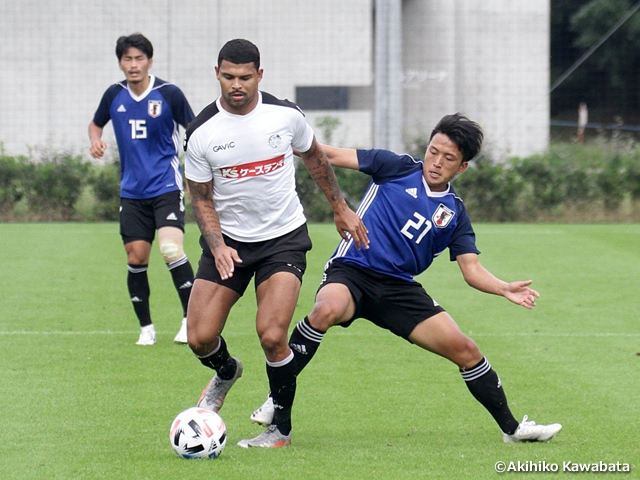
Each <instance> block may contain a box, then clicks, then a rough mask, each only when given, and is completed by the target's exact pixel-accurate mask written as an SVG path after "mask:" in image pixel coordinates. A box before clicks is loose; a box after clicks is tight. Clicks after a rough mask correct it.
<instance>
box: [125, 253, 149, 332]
mask: <svg viewBox="0 0 640 480" xmlns="http://www.w3.org/2000/svg"><path fill="white" fill-rule="evenodd" d="M147 268H148V265H127V270H128V274H127V288H128V289H129V298H130V299H131V304H132V305H133V310H134V311H135V312H136V316H137V317H138V322H140V326H141V327H146V326H147V325H151V310H150V308H149V296H150V295H151V292H150V290H149V278H148V277H147Z"/></svg>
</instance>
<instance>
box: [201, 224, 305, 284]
mask: <svg viewBox="0 0 640 480" xmlns="http://www.w3.org/2000/svg"><path fill="white" fill-rule="evenodd" d="M222 237H223V238H224V243H225V245H227V246H228V247H231V248H234V249H235V250H236V251H237V252H238V256H239V257H240V258H241V259H242V263H237V264H236V265H235V268H234V271H233V276H232V277H231V278H228V279H227V280H222V278H221V277H220V273H219V272H218V269H217V268H216V262H215V259H214V258H213V254H212V253H211V250H210V249H209V246H208V245H207V242H206V241H205V240H204V238H202V236H200V246H201V247H202V256H201V257H200V261H199V262H198V272H197V273H196V278H201V279H203V280H208V281H210V282H214V283H218V284H220V285H224V286H225V287H228V288H230V289H231V290H233V291H235V292H237V293H238V294H239V295H243V294H244V292H245V290H246V289H247V286H248V285H249V282H251V279H252V278H253V276H254V275H255V288H258V285H260V284H261V283H262V282H264V281H265V280H267V279H268V278H269V277H271V275H273V274H274V273H277V272H290V273H293V274H294V275H295V276H296V277H298V278H299V279H300V281H302V276H303V275H304V271H305V270H306V268H307V252H308V251H309V250H311V246H312V245H311V239H310V238H309V233H308V232H307V225H306V224H304V225H302V226H300V227H298V228H296V229H295V230H294V231H292V232H289V233H287V234H285V235H283V236H281V237H278V238H274V239H271V240H265V241H263V242H255V243H245V242H238V241H237V240H233V239H232V238H229V237H227V236H226V235H223V236H222Z"/></svg>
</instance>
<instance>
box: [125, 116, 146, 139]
mask: <svg viewBox="0 0 640 480" xmlns="http://www.w3.org/2000/svg"><path fill="white" fill-rule="evenodd" d="M129 125H131V138H132V139H133V140H144V139H145V138H147V122H146V120H129Z"/></svg>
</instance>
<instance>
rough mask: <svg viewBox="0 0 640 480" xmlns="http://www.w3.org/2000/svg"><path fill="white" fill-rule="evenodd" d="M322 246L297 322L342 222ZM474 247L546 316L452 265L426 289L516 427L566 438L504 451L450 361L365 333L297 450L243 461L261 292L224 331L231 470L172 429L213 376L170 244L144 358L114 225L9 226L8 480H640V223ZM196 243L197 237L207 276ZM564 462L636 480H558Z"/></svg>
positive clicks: (322, 357) (303, 404) (503, 237)
mask: <svg viewBox="0 0 640 480" xmlns="http://www.w3.org/2000/svg"><path fill="white" fill-rule="evenodd" d="M310 233H311V237H312V239H313V241H314V249H313V250H312V252H311V253H310V254H309V257H308V263H309V268H308V271H307V275H306V277H305V283H304V285H303V289H302V293H301V296H300V301H299V305H298V308H297V311H296V316H295V317H294V320H293V322H292V325H294V324H295V323H296V322H297V321H298V320H299V319H300V318H302V317H303V316H304V315H305V314H306V313H308V311H309V310H310V308H311V306H312V302H313V296H314V293H315V289H316V287H317V285H318V282H319V280H320V276H321V272H322V267H323V265H324V263H325V261H326V260H327V259H328V257H329V255H330V254H331V253H332V252H333V249H334V247H335V245H336V243H337V240H338V235H337V233H336V232H335V230H334V227H333V226H332V225H311V226H310ZM476 233H477V236H478V247H479V249H480V250H481V251H482V252H483V253H482V255H481V260H482V262H483V264H484V265H485V266H486V267H487V268H488V269H489V270H491V271H492V272H493V273H495V274H496V275H497V276H498V277H500V278H503V279H505V280H526V279H533V280H534V283H533V287H534V288H536V289H537V290H538V291H539V292H540V293H541V296H542V297H541V298H540V300H539V301H538V306H537V308H536V309H535V310H534V311H528V310H526V309H524V308H521V307H518V306H515V305H513V304H511V303H509V302H508V301H506V300H505V299H502V298H498V297H494V296H490V295H485V294H482V293H480V292H477V291H475V290H473V289H471V288H469V287H468V286H466V284H465V283H464V281H463V279H462V276H461V274H460V272H459V270H458V268H457V265H455V263H451V262H449V261H448V252H445V254H443V258H439V259H437V260H436V262H435V263H434V265H433V267H432V269H431V270H430V271H429V272H428V273H427V274H425V275H423V276H421V277H420V279H419V280H420V281H421V282H422V283H423V285H424V286H425V288H426V289H427V291H428V292H429V293H430V294H431V295H432V296H433V297H434V298H435V299H436V300H437V301H438V302H439V303H441V304H442V305H443V306H444V307H445V308H446V309H447V310H448V311H449V312H450V313H451V314H452V316H453V317H454V318H455V319H456V321H457V322H458V324H459V325H460V327H461V328H462V329H463V331H465V332H466V333H468V334H469V335H470V336H471V337H472V338H474V339H475V340H476V342H478V344H479V345H480V348H481V350H482V351H483V353H484V354H485V355H486V357H487V358H488V359H489V361H490V362H491V363H492V365H493V367H494V369H495V370H496V371H497V372H498V373H499V375H500V377H501V379H502V383H503V385H504V388H505V391H506V393H507V396H508V398H509V403H510V406H511V408H512V410H513V412H514V414H515V415H516V416H517V417H518V418H521V417H522V416H523V415H524V414H528V415H529V417H530V419H533V420H535V421H537V422H539V423H549V422H560V423H562V424H563V425H564V429H563V430H562V432H561V433H560V435H559V436H558V437H557V438H555V439H554V440H552V441H551V442H549V443H543V444H512V445H506V444H504V443H503V442H502V437H501V433H500V431H499V429H498V428H497V426H496V425H495V423H494V421H493V419H492V418H491V417H490V416H489V414H488V413H487V412H486V411H485V410H484V409H483V408H482V407H481V406H480V405H479V404H478V403H477V402H476V401H475V400H474V399H473V398H472V397H471V395H470V394H469V392H468V391H467V389H466V387H465V385H464V382H463V381H462V379H461V378H460V376H459V374H458V372H457V369H456V367H455V366H454V365H453V364H450V363H449V362H447V361H446V360H444V359H442V358H439V357H436V356H435V355H433V354H430V353H427V352H425V351H423V350H421V349H419V348H417V347H415V346H412V345H410V344H408V343H407V342H405V341H403V340H401V339H399V338H397V337H394V336H393V335H391V334H390V333H388V332H385V331H382V330H379V329H377V328H375V327H373V326H372V325H370V324H368V323H367V322H365V321H358V322H356V323H355V324H354V325H353V326H352V327H351V328H349V329H342V328H334V329H332V330H330V331H329V333H328V334H327V335H326V336H325V339H324V342H323V344H322V346H321V348H320V350H319V352H318V354H317V356H316V358H315V359H314V361H313V362H312V363H311V364H310V365H309V367H308V368H307V369H306V370H305V372H304V373H302V374H301V375H300V377H299V378H298V395H297V398H296V404H295V406H294V416H293V425H294V430H293V443H292V446H291V447H290V448H286V449H280V450H267V451H265V450H259V449H258V450H244V449H241V448H239V447H237V446H236V442H237V441H238V440H240V439H242V438H246V437H248V436H254V435H256V434H257V433H259V431H260V428H258V427H257V426H256V425H253V424H251V423H250V422H249V414H250V413H251V412H252V411H253V409H255V408H256V407H257V406H259V405H260V404H261V403H262V401H263V400H264V398H265V395H266V393H267V380H266V374H265V366H264V356H263V354H262V351H261V349H260V346H259V343H258V339H257V336H256V334H255V326H254V312H255V298H254V296H253V294H252V293H251V291H250V293H248V294H247V295H246V296H245V298H243V299H242V300H241V301H240V302H239V303H238V305H237V306H236V308H235V309H234V310H233V312H232V315H231V317H230V318H229V321H228V323H227V327H226V329H225V337H226V339H227V342H228V344H229V347H230V350H231V352H232V354H233V355H236V356H239V357H240V358H241V359H242V360H243V363H244V365H245V373H244V375H243V377H242V379H241V380H240V381H239V382H238V383H237V384H236V386H235V387H234V388H233V390H231V392H230V394H229V396H228V397H227V402H226V404H225V406H224V408H223V409H222V410H221V412H220V413H221V415H222V417H223V418H224V420H225V421H226V424H227V429H228V435H229V440H228V443H227V447H226V449H225V451H224V452H223V453H222V455H221V457H220V458H218V459H216V460H209V461H208V460H191V461H187V460H182V459H180V458H179V457H178V456H177V455H175V453H174V452H173V450H172V449H171V446H170V444H169V438H168V436H169V434H168V432H169V427H170V424H171V421H172V420H173V418H174V416H175V415H176V414H177V413H178V412H180V411H181V410H183V409H185V408H187V407H189V406H192V405H193V404H194V403H195V401H196V400H197V398H198V396H199V394H200V391H201V389H202V388H203V386H204V385H205V384H206V382H207V381H208V380H209V378H210V375H211V374H210V372H209V371H208V370H207V369H205V368H204V367H202V366H201V365H200V363H199V362H198V361H197V360H196V359H195V358H194V357H193V355H192V354H191V353H190V351H189V349H188V347H186V346H178V345H174V344H173V343H172V340H173V336H174V335H175V333H176V332H177V329H178V327H179V323H180V319H181V314H180V308H179V302H178V298H177V295H176V293H175V291H174V290H173V286H172V284H171V279H170V275H169V274H168V272H167V270H166V267H165V266H164V264H163V263H162V260H161V257H160V255H159V253H158V252H157V245H154V250H153V256H152V260H151V265H150V269H149V274H150V282H151V290H152V294H151V308H152V315H153V317H154V323H155V324H156V330H157V331H158V343H157V345H155V346H152V347H139V346H136V345H134V343H135V341H136V339H137V335H138V327H137V324H136V320H135V317H134V315H133V310H132V308H131V306H130V304H129V301H128V295H127V292H126V284H125V279H126V257H125V253H124V249H123V248H122V245H121V243H120V238H119V235H118V227H117V225H116V224H113V223H109V224H0V244H1V245H2V247H1V248H2V254H1V256H0V259H1V263H0V264H1V267H0V268H1V271H2V275H0V293H1V295H0V318H1V322H0V389H1V393H0V419H1V422H2V425H1V428H0V478H2V479H92V480H93V479H136V480H140V479H205V478H220V479H267V480H275V479H308V478H313V479H325V478H326V479H358V480H360V479H378V478H379V479H418V478H439V479H457V478H472V479H485V478H486V479H494V478H497V477H499V476H500V475H498V474H497V473H496V472H495V470H494V466H495V464H496V463H497V462H505V464H506V465H509V464H511V462H514V463H513V464H512V465H514V466H516V465H517V462H520V463H521V465H523V464H527V465H529V466H530V467H531V468H533V467H532V465H536V466H540V465H544V464H545V463H546V464H547V465H549V464H554V465H557V466H558V468H559V470H560V471H559V472H558V473H556V474H549V473H531V472H526V473H523V472H519V473H518V472H513V473H505V474H504V476H505V477H507V478H527V479H529V478H549V476H550V475H551V477H550V478H571V479H575V478H634V477H635V478H637V476H638V466H639V456H640V448H639V447H638V446H639V445H640V442H639V441H638V431H639V426H640V420H639V419H640V356H638V352H640V314H639V312H640V300H639V293H640V225H637V224H627V225H546V224H545V225H530V224H527V225H523V224H515V225H511V224H479V225H476ZM197 240H198V235H197V227H196V226H195V225H193V224H189V225H188V226H187V234H186V241H187V243H186V250H187V253H188V254H189V257H190V259H191V261H192V264H193V265H194V267H195V266H196V265H197V260H198V258H199V248H198V245H197ZM527 462H528V463H527ZM564 462H574V463H585V464H592V463H597V462H604V463H605V464H611V463H616V462H621V463H627V464H630V466H631V469H632V471H631V473H630V474H626V475H625V474H619V473H618V474H602V473H600V474H597V475H594V474H593V473H588V474H586V473H585V474H576V473H567V472H565V473H563V472H562V470H563V463H564ZM621 475H622V477H621Z"/></svg>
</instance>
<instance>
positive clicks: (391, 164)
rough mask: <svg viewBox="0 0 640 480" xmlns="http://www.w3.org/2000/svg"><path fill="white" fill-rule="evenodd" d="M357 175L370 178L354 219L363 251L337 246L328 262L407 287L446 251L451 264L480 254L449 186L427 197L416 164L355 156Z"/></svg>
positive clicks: (348, 243) (383, 155) (365, 153)
mask: <svg viewBox="0 0 640 480" xmlns="http://www.w3.org/2000/svg"><path fill="white" fill-rule="evenodd" d="M357 154H358V163H359V166H360V171H361V172H364V173H366V174H368V175H371V177H372V181H371V184H370V185H369V188H368V189H367V191H366V192H365V194H364V196H363V198H362V201H361V202H360V206H359V207H358V211H357V213H358V215H359V216H360V217H361V218H362V221H363V223H364V224H365V226H366V227H367V229H368V230H369V234H368V235H369V240H370V242H369V249H368V250H365V249H364V248H362V249H360V250H358V249H356V247H355V245H354V243H353V240H351V239H349V240H342V241H341V242H340V244H339V245H338V248H337V249H336V251H335V253H334V254H333V256H332V257H331V259H330V260H329V263H331V262H332V261H343V262H347V263H351V264H355V265H358V266H360V267H364V268H367V269H370V270H373V271H376V272H378V273H382V274H386V275H391V276H394V277H398V278H402V279H404V280H409V281H413V276H414V275H418V274H420V273H422V272H424V271H425V270H426V269H427V268H429V266H430V265H431V263H432V262H433V259H434V258H435V257H437V256H438V255H440V254H441V253H442V252H443V251H444V250H445V249H446V248H449V253H450V258H451V260H452V261H453V260H455V258H456V257H457V256H458V255H461V254H464V253H476V254H477V253H480V252H479V251H478V250H477V248H476V245H475V233H474V232H473V228H472V227H471V222H470V220H469V217H468V216H467V211H466V209H465V208H464V204H463V203H462V200H461V199H460V198H459V197H458V196H457V195H456V194H455V192H454V191H453V188H452V187H451V185H449V187H448V189H447V190H446V191H444V192H432V191H431V190H430V189H429V186H428V184H427V182H426V180H425V179H424V176H423V172H422V166H423V162H422V160H419V159H415V158H413V157H411V156H410V155H397V154H395V153H393V152H389V151H387V150H358V152H357Z"/></svg>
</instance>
